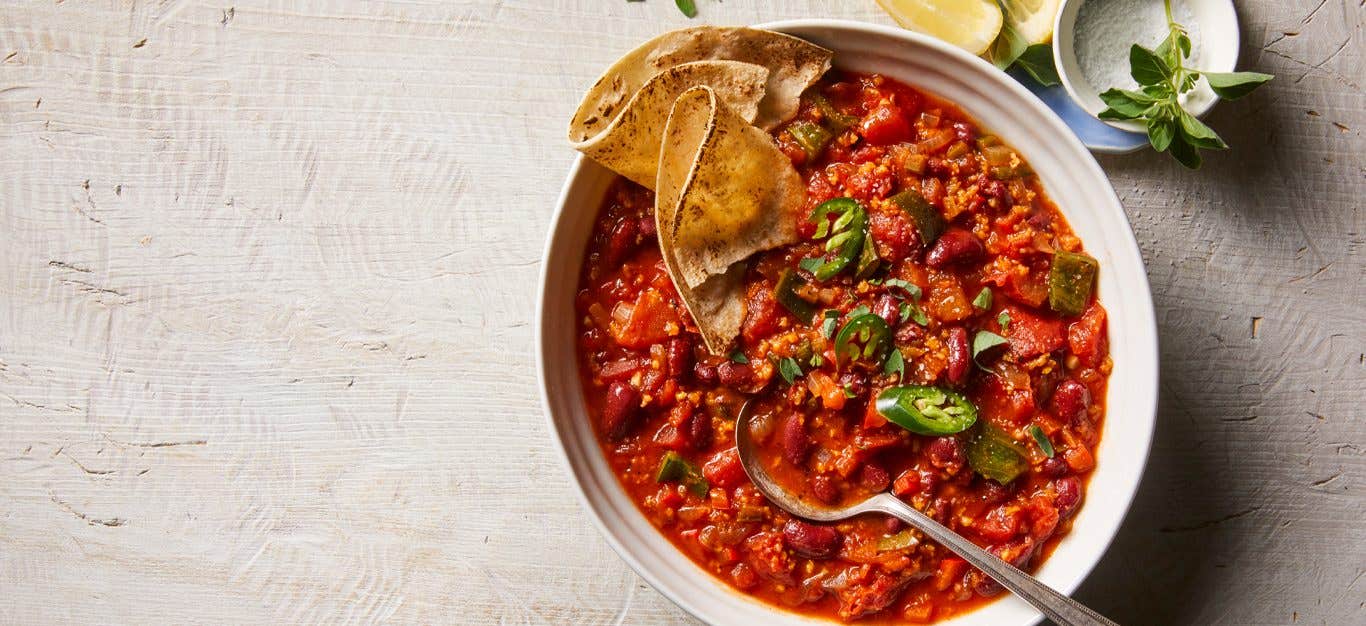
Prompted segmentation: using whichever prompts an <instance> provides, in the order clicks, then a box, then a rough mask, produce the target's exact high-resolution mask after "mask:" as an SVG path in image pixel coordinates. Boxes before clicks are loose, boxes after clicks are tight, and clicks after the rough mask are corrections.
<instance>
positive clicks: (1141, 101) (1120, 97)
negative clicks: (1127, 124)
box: [1100, 89, 1157, 120]
mask: <svg viewBox="0 0 1366 626" xmlns="http://www.w3.org/2000/svg"><path fill="white" fill-rule="evenodd" d="M1100 101H1101V102H1104V103H1105V106H1107V107H1110V108H1108V109H1106V110H1104V111H1102V112H1101V114H1100V118H1101V119H1112V120H1131V119H1134V118H1138V117H1143V114H1144V112H1146V111H1147V110H1148V108H1149V107H1151V106H1152V105H1153V103H1154V102H1157V100H1156V99H1154V98H1153V97H1152V96H1150V95H1148V94H1145V93H1141V92H1137V91H1127V90H1124V89H1110V90H1107V91H1106V92H1105V93H1102V94H1100Z"/></svg>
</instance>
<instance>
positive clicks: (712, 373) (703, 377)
mask: <svg viewBox="0 0 1366 626" xmlns="http://www.w3.org/2000/svg"><path fill="white" fill-rule="evenodd" d="M692 375H693V377H694V378H696V379H697V382H699V383H702V384H704V385H714V384H716V366H715V365H708V364H706V363H694V364H693V366H692Z"/></svg>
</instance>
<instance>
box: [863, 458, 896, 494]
mask: <svg viewBox="0 0 1366 626" xmlns="http://www.w3.org/2000/svg"><path fill="white" fill-rule="evenodd" d="M859 484H861V485H863V488H864V489H867V490H869V491H886V490H887V486H888V485H890V484H892V475H891V474H888V473H887V470H885V469H883V468H882V466H881V465H878V464H877V463H864V464H863V468H862V469H860V470H859Z"/></svg>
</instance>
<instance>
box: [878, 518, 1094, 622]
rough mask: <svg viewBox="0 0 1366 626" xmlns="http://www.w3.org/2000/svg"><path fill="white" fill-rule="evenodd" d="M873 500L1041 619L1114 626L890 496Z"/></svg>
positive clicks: (1083, 606) (1081, 605)
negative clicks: (1024, 603) (1035, 611)
mask: <svg viewBox="0 0 1366 626" xmlns="http://www.w3.org/2000/svg"><path fill="white" fill-rule="evenodd" d="M875 500H876V501H877V502H876V508H877V509H878V510H881V511H882V512H884V513H888V514H891V515H895V516H896V517H898V518H901V519H902V520H903V521H905V522H906V523H907V524H910V525H911V526H913V527H915V528H916V529H917V530H919V531H920V532H923V533H925V535H926V536H928V537H929V538H930V539H933V540H935V541H936V542H938V543H939V544H940V545H942V546H945V547H947V548H948V549H950V550H952V551H953V552H954V553H955V554H957V555H958V556H961V557H963V560H965V561H967V562H968V563H971V564H972V566H973V567H976V568H977V569H979V570H982V571H983V572H985V573H986V575H988V576H990V577H991V578H992V579H993V580H995V581H996V582H998V583H1000V584H1001V586H1002V587H1005V588H1006V589H1009V590H1011V591H1012V592H1014V593H1015V595H1017V596H1020V597H1021V598H1024V599H1025V601H1027V602H1029V603H1030V604H1032V605H1034V608H1036V609H1038V610H1040V611H1042V612H1043V614H1044V615H1047V616H1048V618H1049V619H1051V620H1053V621H1054V622H1056V623H1057V624H1058V625H1059V626H1091V625H1096V624H1103V625H1106V626H1118V625H1117V624H1115V623H1114V622H1112V621H1110V620H1108V619H1106V618H1105V616H1103V615H1101V614H1099V613H1097V612H1095V611H1092V610H1091V609H1089V608H1087V607H1086V606H1085V605H1083V604H1081V603H1080V602H1077V601H1076V600H1073V599H1071V598H1069V597H1067V596H1065V595H1062V594H1060V593H1058V592H1057V591H1054V590H1053V588H1052V587H1049V586H1048V585H1045V584H1043V583H1041V582H1039V581H1038V580H1037V579H1035V578H1034V577H1033V576H1030V575H1029V574H1026V573H1024V572H1022V571H1020V570H1018V569H1016V568H1015V567H1014V566H1012V565H1011V564H1009V563H1006V562H1005V561H1002V560H1001V559H1000V558H998V557H997V556H996V555H994V554H992V553H990V552H987V551H986V550H983V549H982V548H979V547H977V544H974V543H972V542H971V541H968V540H967V539H964V538H963V537H962V536H960V535H959V534H958V533H955V532H953V531H951V530H949V529H948V528H945V527H944V526H943V525H942V524H940V523H939V522H936V521H934V520H933V519H931V518H930V516H928V515H925V514H924V513H921V512H920V511H918V510H916V509H915V508H914V507H912V506H911V505H909V504H906V503H905V502H902V501H901V500H900V499H898V498H896V497H894V496H892V495H890V494H882V496H879V497H877V498H875Z"/></svg>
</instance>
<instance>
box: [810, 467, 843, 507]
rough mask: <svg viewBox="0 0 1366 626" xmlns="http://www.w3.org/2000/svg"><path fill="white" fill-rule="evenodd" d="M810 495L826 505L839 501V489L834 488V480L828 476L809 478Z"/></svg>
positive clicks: (821, 475)
mask: <svg viewBox="0 0 1366 626" xmlns="http://www.w3.org/2000/svg"><path fill="white" fill-rule="evenodd" d="M811 495H813V496H816V499H817V500H820V501H821V502H824V503H826V504H835V503H836V502H839V499H840V491H839V487H837V486H835V479H834V478H833V477H831V476H830V475H829V474H817V475H815V476H812V477H811Z"/></svg>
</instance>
